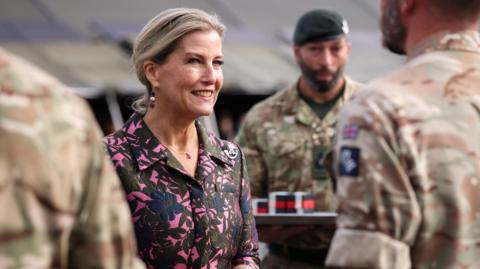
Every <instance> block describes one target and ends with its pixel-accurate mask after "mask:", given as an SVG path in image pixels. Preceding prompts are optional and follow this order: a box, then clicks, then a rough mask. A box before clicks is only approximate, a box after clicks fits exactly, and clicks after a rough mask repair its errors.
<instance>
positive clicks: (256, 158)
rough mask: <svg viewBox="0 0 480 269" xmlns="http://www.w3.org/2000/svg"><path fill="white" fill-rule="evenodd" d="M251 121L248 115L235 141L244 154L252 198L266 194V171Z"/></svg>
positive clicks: (255, 131) (256, 132) (256, 131)
mask: <svg viewBox="0 0 480 269" xmlns="http://www.w3.org/2000/svg"><path fill="white" fill-rule="evenodd" d="M252 121H253V119H251V114H250V113H249V114H248V115H247V117H246V119H245V122H244V124H243V125H242V128H241V129H240V131H239V132H238V135H237V137H236V139H235V140H236V142H237V143H238V144H239V145H240V147H241V148H242V151H243V153H244V154H245V159H246V164H247V165H246V166H247V171H248V177H249V179H250V185H251V193H252V196H253V197H264V196H266V195H267V193H268V192H267V187H268V186H267V184H268V171H267V167H266V165H265V162H264V160H263V157H262V152H261V150H260V147H259V145H258V142H257V141H258V139H257V134H258V130H255V125H253V122H252Z"/></svg>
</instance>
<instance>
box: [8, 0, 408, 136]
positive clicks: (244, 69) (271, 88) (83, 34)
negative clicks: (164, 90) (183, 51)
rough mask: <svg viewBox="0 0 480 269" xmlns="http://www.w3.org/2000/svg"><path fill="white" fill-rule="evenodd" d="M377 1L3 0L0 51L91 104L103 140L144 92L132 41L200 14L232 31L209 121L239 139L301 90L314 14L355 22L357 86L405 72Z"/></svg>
mask: <svg viewBox="0 0 480 269" xmlns="http://www.w3.org/2000/svg"><path fill="white" fill-rule="evenodd" d="M377 2H378V1H377V0H296V1H288V0H260V1H254V0H242V1H238V0H190V1H186V0H168V1H167V0H163V1H162V0H157V1H154V0H136V1H133V0H81V1H74V0H14V1H13V0H0V46H1V47H4V48H6V49H7V50H9V51H11V52H13V53H15V54H17V55H20V56H22V57H24V58H25V59H27V60H29V61H31V62H33V63H34V64H36V65H37V66H40V67H41V68H43V69H45V70H47V71H48V72H50V73H52V74H53V75H54V76H56V77H57V78H59V79H60V80H61V81H63V82H64V83H66V84H67V85H69V86H70V87H72V88H73V89H74V91H75V92H76V93H78V94H79V95H81V96H82V97H84V98H86V99H87V101H88V102H89V104H90V105H91V107H92V109H93V111H94V113H95V115H96V117H97V120H98V121H99V123H100V125H101V126H102V129H103V131H104V133H105V134H107V133H110V132H112V131H113V130H115V129H118V128H120V126H121V125H122V123H123V121H124V120H126V119H128V117H129V116H130V114H131V113H132V111H131V109H130V108H129V105H130V103H131V102H132V100H133V99H134V98H136V97H138V96H140V95H142V94H143V93H144V91H145V89H144V87H143V86H142V85H141V84H140V83H139V82H138V80H137V78H136V77H135V73H134V71H133V68H132V64H131V62H130V58H129V57H130V52H131V41H132V40H133V39H134V38H135V36H136V35H137V33H138V32H139V31H140V29H141V28H142V27H143V25H144V24H145V23H146V22H147V21H148V20H149V19H151V18H152V17H154V16H155V15H156V14H157V13H158V12H160V11H161V10H164V9H167V8H172V7H194V8H201V9H203V10H206V11H208V12H212V13H216V14H217V15H218V16H219V17H220V18H221V20H222V21H223V22H224V23H225V24H226V25H227V32H226V35H225V43H224V56H225V65H224V77H225V82H224V87H223V90H222V91H221V93H220V96H219V99H218V101H217V104H216V106H215V115H212V117H210V118H208V119H207V123H208V124H209V128H210V129H211V130H213V131H215V132H219V134H220V135H221V136H222V137H223V138H226V139H233V137H234V135H235V133H236V131H237V130H238V128H239V125H240V124H241V119H242V117H243V115H244V114H245V112H246V111H248V109H249V108H250V107H251V106H252V105H254V104H255V103H256V102H258V101H260V100H262V99H264V98H266V97H268V96H269V95H271V94H272V93H274V92H276V91H278V90H280V89H282V88H283V87H285V86H288V85H290V84H292V83H294V82H295V80H296V79H297V76H298V74H299V71H298V69H297V65H296V63H295V60H294V58H293V53H292V47H291V46H292V43H291V39H292V33H293V28H294V26H295V22H296V20H297V19H298V18H299V17H300V16H301V15H302V14H303V13H304V12H306V11H308V10H310V9H314V8H329V9H334V10H337V11H338V12H339V13H341V14H342V15H343V16H344V17H345V18H346V19H347V21H348V23H349V26H350V34H349V39H350V41H351V43H352V54H351V57H350V60H349V63H348V64H347V69H346V70H347V71H346V72H347V74H348V75H349V76H350V77H352V78H353V79H356V80H359V81H364V82H365V81H368V80H369V79H371V78H373V77H376V76H378V75H381V74H383V73H385V72H388V71H389V70H392V69H394V68H396V67H398V66H400V65H401V64H402V62H403V61H404V59H403V58H402V57H398V56H394V55H392V54H390V53H388V52H387V51H386V50H384V49H383V48H382V47H381V42H380V32H379V30H378V27H377V25H378V16H379V12H378V3H377Z"/></svg>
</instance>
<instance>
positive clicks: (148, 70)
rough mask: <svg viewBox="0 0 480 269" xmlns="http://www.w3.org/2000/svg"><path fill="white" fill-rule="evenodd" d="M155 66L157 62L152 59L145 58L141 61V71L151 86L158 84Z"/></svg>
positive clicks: (156, 66)
mask: <svg viewBox="0 0 480 269" xmlns="http://www.w3.org/2000/svg"><path fill="white" fill-rule="evenodd" d="M157 68H158V64H156V63H155V62H153V61H150V60H147V61H145V62H144V63H143V72H144V73H145V77H146V78H147V80H148V81H149V82H150V85H152V88H153V87H155V86H158V84H159V83H158V76H157Z"/></svg>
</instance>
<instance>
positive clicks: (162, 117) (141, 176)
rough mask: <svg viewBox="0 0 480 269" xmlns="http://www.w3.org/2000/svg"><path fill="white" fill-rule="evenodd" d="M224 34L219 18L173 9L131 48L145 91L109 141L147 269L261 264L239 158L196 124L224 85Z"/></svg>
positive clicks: (234, 149) (236, 151)
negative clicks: (129, 115) (130, 115)
mask: <svg viewBox="0 0 480 269" xmlns="http://www.w3.org/2000/svg"><path fill="white" fill-rule="evenodd" d="M223 32H224V26H223V24H221V23H220V22H219V20H218V18H217V17H216V16H212V15H209V14H207V13H205V12H203V11H201V10H198V9H185V8H177V9H169V10H166V11H163V12H161V13H160V14H158V15H157V16H156V17H155V18H153V19H152V20H151V21H150V22H149V23H147V25H146V26H145V27H144V28H143V30H142V31H141V33H140V34H139V36H138V37H137V39H136V42H135V45H134V49H133V62H134V65H135V69H136V73H137V76H138V78H139V80H140V81H141V82H142V83H143V84H144V85H145V86H146V88H147V93H146V94H145V96H144V97H142V98H141V99H139V100H138V101H136V102H135V103H134V109H135V110H136V113H134V115H133V116H132V117H131V118H130V119H129V120H128V121H127V122H126V123H125V125H124V126H123V128H122V129H121V130H118V131H117V132H115V133H113V134H111V135H109V136H107V137H106V138H105V143H106V145H107V148H108V151H109V153H110V156H111V158H112V161H113V162H114V164H115V167H116V169H117V173H118V174H119V176H120V179H121V181H122V184H123V187H124V189H125V192H126V193H127V198H128V201H129V204H130V208H131V210H132V215H133V222H134V224H135V228H136V235H137V240H138V249H139V254H140V256H141V258H142V259H143V260H144V261H145V263H147V265H148V266H149V268H204V267H205V266H206V265H208V266H211V267H213V268H231V267H233V268H238V269H239V268H258V263H259V259H258V244H257V238H256V234H257V232H256V230H255V225H254V221H253V215H252V211H251V196H250V186H249V181H248V178H247V174H246V173H245V167H244V159H243V154H242V153H241V151H240V150H239V148H238V147H237V146H236V145H235V144H233V143H231V142H228V141H224V140H221V139H219V138H217V137H215V136H214V135H213V134H210V133H208V132H207V131H206V130H205V128H204V127H203V126H202V124H201V123H200V122H199V121H197V119H198V118H199V117H200V116H207V115H209V114H211V113H212V112H213V106H214V105H215V102H216V100H217V96H218V93H219V91H220V89H221V87H222V83H223V73H222V64H223V52H222V37H223Z"/></svg>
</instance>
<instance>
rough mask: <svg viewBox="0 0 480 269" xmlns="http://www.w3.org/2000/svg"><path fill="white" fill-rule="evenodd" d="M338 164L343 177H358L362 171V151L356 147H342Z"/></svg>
mask: <svg viewBox="0 0 480 269" xmlns="http://www.w3.org/2000/svg"><path fill="white" fill-rule="evenodd" d="M338 162H339V163H338V171H339V173H340V175H341V176H350V177H356V176H358V174H359V171H360V149H359V148H356V147H342V148H341V149H340V156H339V159H338Z"/></svg>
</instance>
